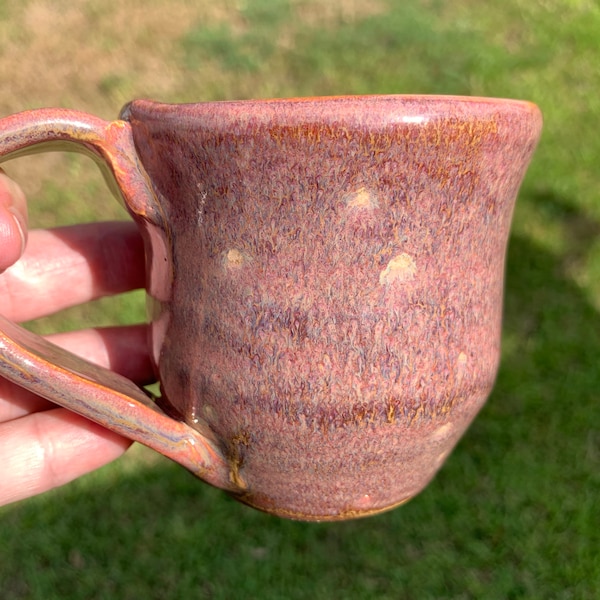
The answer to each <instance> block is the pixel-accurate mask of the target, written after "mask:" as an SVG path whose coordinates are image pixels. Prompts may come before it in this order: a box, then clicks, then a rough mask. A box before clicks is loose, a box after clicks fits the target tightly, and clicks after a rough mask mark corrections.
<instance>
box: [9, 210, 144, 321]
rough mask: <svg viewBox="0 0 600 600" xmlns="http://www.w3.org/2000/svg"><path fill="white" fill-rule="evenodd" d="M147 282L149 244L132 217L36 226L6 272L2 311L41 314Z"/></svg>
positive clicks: (20, 317)
mask: <svg viewBox="0 0 600 600" xmlns="http://www.w3.org/2000/svg"><path fill="white" fill-rule="evenodd" d="M144 282H145V258H144V248H143V243H142V239H141V236H140V234H139V232H138V229H137V227H136V226H135V224H134V223H132V222H129V221H112V222H102V223H87V224H83V225H72V226H68V227H59V228H56V229H49V230H33V231H31V232H30V233H29V240H28V243H27V248H26V250H25V253H24V254H23V256H22V258H21V260H19V261H18V262H17V263H15V264H14V265H12V266H11V267H9V268H8V269H7V270H6V271H5V272H4V273H2V274H0V313H2V314H3V315H5V316H6V317H8V318H10V319H12V320H15V321H25V320H30V319H36V318H38V317H42V316H46V315H49V314H52V313H54V312H56V311H58V310H62V309H63V308H68V307H70V306H75V305H77V304H81V303H84V302H87V301H89V300H94V299H96V298H101V297H103V296H109V295H114V294H119V293H121V292H126V291H129V290H132V289H137V288H141V287H143V286H144Z"/></svg>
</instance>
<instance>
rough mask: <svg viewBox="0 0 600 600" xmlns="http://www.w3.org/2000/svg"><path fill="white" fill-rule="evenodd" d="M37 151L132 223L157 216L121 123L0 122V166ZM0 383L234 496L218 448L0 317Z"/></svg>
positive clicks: (63, 117) (127, 128)
mask: <svg viewBox="0 0 600 600" xmlns="http://www.w3.org/2000/svg"><path fill="white" fill-rule="evenodd" d="M43 150H75V151H79V152H83V153H84V154H87V155H88V156H90V157H91V158H92V159H94V161H95V162H96V163H98V165H99V166H100V168H101V170H102V173H103V175H104V178H105V180H106V181H107V183H108V184H109V187H110V188H111V190H112V191H113V193H115V194H116V195H117V197H118V198H120V199H121V200H122V202H123V204H124V205H125V207H126V208H127V209H128V210H129V212H130V213H131V214H132V216H133V217H134V219H135V220H136V221H137V222H138V223H140V222H143V221H151V220H152V218H153V216H155V214H156V212H157V210H158V204H157V202H156V199H155V197H154V194H153V192H152V186H151V184H150V182H149V179H148V177H147V175H146V174H145V171H144V169H143V167H142V166H141V164H140V162H139V159H138V156H137V153H136V150H135V146H134V142H133V136H132V132H131V125H130V124H129V123H128V122H127V121H122V120H117V121H112V122H108V121H104V120H102V119H99V118H97V117H94V116H92V115H89V114H87V113H82V112H79V111H74V110H67V109H38V110H31V111H26V112H22V113H18V114H15V115H12V116H9V117H5V118H3V119H0V162H3V161H5V160H7V159H11V158H15V157H17V156H22V155H25V154H32V153H35V152H39V151H43ZM0 376H2V377H4V378H6V379H8V380H9V381H12V382H13V383H15V384H17V385H20V386H22V387H24V388H26V389H28V390H30V391H31V392H34V393H35V394H38V395H39V396H42V397H44V398H46V399H48V400H50V401H52V402H55V403H56V404H59V405H60V406H63V407H65V408H67V409H69V410H72V411H73V412H76V413H78V414H80V415H83V416H84V417H87V418H88V419H90V420H92V421H95V422H96V423H99V424H100V425H103V426H104V427H106V428H107V429H110V430H112V431H115V432H116V433H119V434H121V435H123V436H124V437H127V438H129V439H131V440H134V441H137V442H140V443H142V444H144V445H146V446H149V447H150V448H153V449H154V450H157V451H158V452H160V453H161V454H163V455H165V456H167V457H169V458H171V459H173V460H174V461H176V462H178V463H180V464H181V465H183V466H184V467H186V468H187V469H188V470H190V471H191V472H192V473H194V474H195V475H197V476H198V477H200V478H202V479H203V480H205V481H207V482H208V483H211V484H213V485H215V486H217V487H220V488H225V489H230V490H233V489H234V487H235V488H236V489H238V490H239V488H237V486H234V485H233V483H232V481H233V479H232V478H231V477H230V476H229V473H230V470H229V467H228V464H227V461H226V459H225V458H224V456H223V454H222V453H221V451H220V450H219V448H218V447H217V446H216V444H215V443H214V442H213V441H211V440H209V439H208V438H207V437H205V436H203V435H202V434H200V433H199V432H198V431H196V430H195V429H193V428H192V427H190V426H189V425H187V424H186V423H184V422H181V421H177V420H175V419H173V418H171V417H169V416H167V415H166V414H165V413H164V412H163V411H162V410H161V409H160V408H159V407H158V406H157V405H156V404H155V403H154V402H153V401H152V400H151V399H150V397H149V396H148V395H147V394H146V393H145V392H144V391H143V390H142V389H141V388H139V387H138V386H137V385H135V384H134V383H133V382H132V381H130V380H129V379H127V378H126V377H123V376H121V375H119V374H117V373H115V372H113V371H110V370H109V369H105V368H102V367H99V366H97V365H94V364H92V363H90V362H88V361H86V360H84V359H82V358H80V357H78V356H76V355H75V354H72V353H70V352H67V351H66V350H63V349H61V348H59V347H58V346H56V345H54V344H52V343H50V342H48V341H47V340H45V339H44V338H42V337H40V336H38V335H36V334H33V333H31V332H29V331H27V330H26V329H24V328H22V327H20V326H18V325H16V324H15V323H13V322H12V321H10V320H8V319H6V318H5V317H3V316H1V315H0Z"/></svg>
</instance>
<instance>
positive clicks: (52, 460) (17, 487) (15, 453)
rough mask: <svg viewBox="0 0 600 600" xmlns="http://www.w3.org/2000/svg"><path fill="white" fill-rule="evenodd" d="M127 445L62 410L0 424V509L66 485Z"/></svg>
mask: <svg viewBox="0 0 600 600" xmlns="http://www.w3.org/2000/svg"><path fill="white" fill-rule="evenodd" d="M130 444H131V442H130V441H129V440H126V439H124V438H121V437H120V436H118V435H116V434H115V433H112V432H111V431H108V430H106V429H104V428H103V427H100V426H99V425H96V424H95V423H92V422H91V421H88V420H87V419H85V418H83V417H80V416H79V415H76V414H75V413H72V412H70V411H68V410H66V409H63V408H57V409H54V410H48V411H45V412H39V413H35V414H33V415H28V416H26V417H23V418H21V419H16V420H14V421H9V422H7V423H2V424H0V456H2V461H0V482H2V483H1V484H0V506H1V505H4V504H8V503H10V502H15V501H17V500H21V499H22V498H26V497H29V496H33V495H35V494H40V493H42V492H45V491H47V490H50V489H52V488H55V487H58V486H60V485H64V484H65V483H68V482H69V481H72V480H73V479H75V478H77V477H80V476H81V475H83V474H85V473H88V472H89V471H92V470H94V469H97V468H98V467H100V466H102V465H104V464H106V463H108V462H110V461H112V460H114V459H115V458H117V457H118V456H120V455H121V454H122V453H123V452H124V451H125V450H126V449H127V448H128V446H129V445H130Z"/></svg>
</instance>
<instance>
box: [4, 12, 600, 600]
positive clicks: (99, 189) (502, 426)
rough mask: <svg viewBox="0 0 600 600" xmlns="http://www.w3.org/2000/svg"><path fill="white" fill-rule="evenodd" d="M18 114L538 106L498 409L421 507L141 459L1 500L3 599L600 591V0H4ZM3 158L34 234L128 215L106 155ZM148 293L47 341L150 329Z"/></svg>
mask: <svg viewBox="0 0 600 600" xmlns="http://www.w3.org/2000/svg"><path fill="white" fill-rule="evenodd" d="M0 16H1V17H2V18H1V19H0V49H1V50H2V52H0V66H1V67H2V72H3V73H4V81H5V86H4V88H3V94H2V98H1V99H0V109H1V110H2V112H3V113H4V114H8V113H10V112H15V111H17V110H21V109H23V108H26V107H29V106H40V105H61V106H71V107H74V108H79V109H82V110H86V111H88V112H92V113H94V114H97V115H99V116H102V117H104V118H107V119H109V118H114V117H115V116H116V115H117V114H118V111H119V109H120V107H121V105H122V104H124V103H125V102H126V101H128V100H129V99H131V98H132V97H153V98H156V99H159V100H164V101H169V102H181V101H200V100H215V99H237V98H250V97H272V96H301V95H326V94H361V93H429V94H431V93H440V94H441V93H444V94H469V95H488V96H504V97H514V98H523V99H528V100H532V101H534V102H536V103H538V104H539V105H540V107H541V108H542V111H543V113H544V117H545V130H544V135H543V139H542V142H541V144H540V147H539V149H538V151H537V154H536V156H535V159H534V162H533V164H532V166H531V169H530V170H529V172H528V175H527V178H526V180H525V182H524V185H523V188H522V191H521V194H520V198H519V202H518V206H517V210H516V212H515V222H514V229H513V237H512V240H511V245H510V248H509V252H508V257H507V278H506V279H507V280H506V301H505V319H504V331H505V334H504V346H503V351H502V357H503V361H502V366H501V369H500V373H499V376H498V380H497V384H496V388H495V390H494V393H493V394H492V397H491V398H490V400H489V402H488V404H487V406H486V407H485V408H484V410H483V411H482V413H481V414H480V416H479V417H478V418H477V420H476V421H475V423H474V424H473V426H472V427H471V429H470V430H469V432H468V433H467V435H466V436H465V438H464V439H463V440H462V441H461V442H460V444H459V445H458V447H457V449H456V450H455V452H454V454H453V455H452V457H451V458H450V460H449V461H448V463H447V464H446V465H445V466H444V468H443V469H442V471H441V472H440V474H439V475H438V476H437V478H436V479H435V480H434V482H433V483H432V484H431V485H430V486H429V488H428V489H427V490H425V492H423V494H421V495H420V496H419V497H417V498H415V499H414V500H412V501H411V502H410V503H409V504H407V505H406V506H404V507H402V508H400V509H398V510H395V511H393V512H390V513H388V514H385V515H381V516H379V517H376V518H372V519H368V520H364V521H356V522H349V523H341V524H336V525H318V524H310V525H306V524H299V523H292V522H287V521H282V520H278V519H276V518H273V517H269V516H267V515H263V514H260V513H258V512H256V511H253V510H251V509H248V508H246V507H243V506H241V505H238V504H237V503H235V502H234V501H233V500H231V499H230V498H228V497H227V496H226V495H225V494H224V493H222V492H220V491H217V490H213V489H211V488H209V487H208V486H206V485H203V484H201V483H199V482H198V481H196V480H194V479H193V478H192V477H191V476H190V475H189V474H188V473H186V472H184V471H183V470H182V469H181V468H179V467H177V466H176V465H173V464H172V463H170V462H169V461H167V460H166V459H163V458H161V457H158V456H156V455H155V454H154V453H152V452H150V451H148V450H146V449H143V448H134V449H133V450H132V451H131V452H130V453H128V455H126V457H125V458H124V459H122V460H120V461H118V462H117V463H115V464H113V465H110V466H108V467H106V468H104V469H102V470H100V471H99V472H97V473H93V474H91V475H89V476H87V477H85V478H82V479H81V480H79V481H77V482H74V483H73V484H70V485H69V486H66V487H65V488H63V489H61V490H56V491H54V492H52V493H49V494H47V495H46V496H43V497H40V498H35V499H31V500H28V501H25V502H22V503H19V504H18V505H15V506H11V507H7V508H4V509H2V510H0V582H2V584H1V589H2V593H1V594H0V595H1V596H2V598H3V600H4V598H6V599H7V600H11V599H21V598H23V599H25V598H44V599H46V598H82V599H83V598H85V599H86V600H87V599H89V598H122V599H128V598H132V599H133V598H135V599H137V598H148V599H150V598H211V599H217V598H223V599H228V598H235V597H245V598H257V599H258V598H260V599H263V598H264V599H269V598H273V599H278V598H285V599H286V600H288V599H289V600H294V599H304V598H311V599H329V598H352V599H358V600H360V599H363V598H364V599H371V598H373V599H375V598H376V599H377V600H386V599H390V600H391V599H393V600H397V599H398V598H415V599H420V598H498V599H500V598H502V599H504V598H527V599H529V598H531V599H536V598H540V599H546V598H565V599H566V598H577V599H580V598H581V599H584V600H585V599H590V600H591V599H592V598H595V597H596V595H597V590H598V589H600V565H599V563H598V559H597V556H598V554H597V553H598V548H600V528H599V527H598V523H597V521H598V518H597V504H598V502H599V499H600V468H599V467H600V433H599V432H600V414H599V412H598V398H597V390H598V389H600V370H599V369H598V356H600V329H599V328H598V321H599V318H598V310H599V309H600V241H599V240H600V235H599V234H600V202H599V201H598V194H599V193H600V192H599V190H600V175H599V171H598V166H597V165H598V160H599V157H600V138H599V137H598V135H597V134H596V124H597V123H598V122H600V94H598V90H599V89H600V70H599V69H598V64H599V61H600V48H599V46H598V39H599V38H600V9H599V8H598V4H597V3H596V2H592V1H590V0H543V1H542V0H536V1H526V0H507V1H506V2H501V3H500V2H497V3H481V2H475V1H474V0H459V1H458V2H452V3H449V2H442V1H441V0H389V1H379V2H360V1H358V0H277V1H268V0H255V1H252V0H244V1H237V0H236V1H234V0H226V1H223V2H218V3H217V2H209V1H208V0H202V1H200V2H194V3H192V2H188V1H186V0H173V1H172V2H169V3H167V2H166V1H165V0H148V1H147V2H144V3H142V2H138V1H137V0H119V1H118V2H117V0H107V1H106V2H103V3H94V2H91V1H85V0H82V1H81V2H77V3H68V2H66V1H65V0H58V1H51V0H24V1H22V2H19V3H10V2H6V0H5V1H4V2H2V1H0ZM7 171H8V172H9V173H11V174H13V175H14V176H15V177H16V178H17V179H18V180H19V181H21V182H22V183H24V186H25V188H26V191H27V193H28V195H29V196H30V200H31V203H30V206H31V212H32V223H33V224H35V225H43V226H49V225H54V224H58V223H67V222H70V223H73V222H79V221H82V220H97V219H112V218H126V215H125V214H124V213H123V211H122V210H121V209H120V208H119V207H118V205H117V203H116V202H115V201H114V199H113V198H112V197H111V196H110V194H109V193H108V191H107V190H106V189H105V187H104V183H103V181H102V179H101V177H100V176H99V174H98V173H97V171H96V167H95V166H94V165H93V164H92V163H91V161H89V160H87V159H85V158H82V157H80V156H76V157H71V156H68V155H52V156H48V155H41V156H36V157H32V158H27V159H23V160H19V161H15V162H14V164H13V163H11V164H9V165H7ZM143 314H144V309H143V298H142V294H140V293H135V294H132V295H128V296H125V297H123V298H121V299H119V300H117V301H114V300H103V301H101V302H98V303H95V304H94V305H92V306H86V307H82V308H78V309H75V310H73V311H70V312H69V313H66V314H63V315H61V316H60V317H59V318H58V319H56V318H55V319H49V320H44V321H43V322H42V323H38V324H37V325H36V327H38V330H42V331H52V330H53V329H56V328H64V327H67V328H70V327H80V326H88V325H89V324H90V323H115V322H132V321H137V320H139V319H141V318H143Z"/></svg>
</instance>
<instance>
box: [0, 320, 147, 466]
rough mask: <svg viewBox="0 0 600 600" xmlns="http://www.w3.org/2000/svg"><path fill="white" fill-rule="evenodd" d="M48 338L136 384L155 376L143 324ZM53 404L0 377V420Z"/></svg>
mask: <svg viewBox="0 0 600 600" xmlns="http://www.w3.org/2000/svg"><path fill="white" fill-rule="evenodd" d="M48 339H49V340H50V341H52V342H54V343H55V344H57V345H59V346H61V347H62V348H65V349H67V350H70V351H71V352H74V353H75V354H77V355H79V356H81V357H83V358H85V359H87V360H89V361H91V362H93V363H95V364H97V365H100V366H102V367H106V368H109V369H111V370H113V371H116V372H117V373H119V374H121V375H124V376H125V377H128V378H129V379H131V380H132V381H134V382H135V383H137V384H138V385H146V384H149V383H152V382H153V381H154V380H155V376H154V372H153V369H152V365H151V362H150V358H149V356H148V349H147V348H148V342H147V326H146V325H134V326H128V327H110V328H105V329H87V330H84V331H74V332H69V333H61V334H56V335H52V336H49V337H48ZM55 407H56V405H55V404H52V403H51V402H48V401H47V400H44V399H42V398H40V397H39V396H36V395H35V394H32V393H30V392H28V391H26V390H25V389H23V388H21V387H19V386H16V385H13V384H12V383H10V382H8V381H6V380H4V379H1V378H0V423H2V422H6V421H11V420H14V419H18V418H20V417H22V416H24V415H26V414H29V413H34V412H40V411H44V410H49V409H51V408H55ZM0 456H1V455H0Z"/></svg>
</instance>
